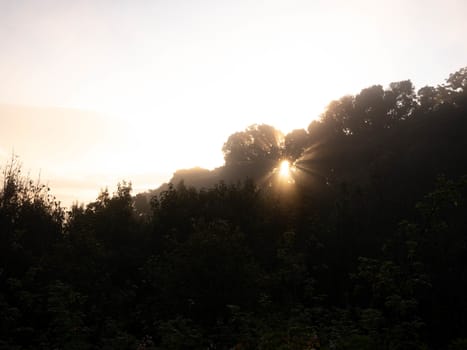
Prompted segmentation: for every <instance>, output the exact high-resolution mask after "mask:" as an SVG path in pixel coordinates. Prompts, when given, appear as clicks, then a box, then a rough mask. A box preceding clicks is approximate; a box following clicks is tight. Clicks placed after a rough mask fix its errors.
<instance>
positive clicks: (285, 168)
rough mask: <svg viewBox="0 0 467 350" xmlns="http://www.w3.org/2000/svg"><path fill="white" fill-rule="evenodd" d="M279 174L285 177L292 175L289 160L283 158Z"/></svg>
mask: <svg viewBox="0 0 467 350" xmlns="http://www.w3.org/2000/svg"><path fill="white" fill-rule="evenodd" d="M279 175H280V176H281V177H283V178H289V177H290V163H289V161H288V160H283V161H282V162H281V164H280V166H279Z"/></svg>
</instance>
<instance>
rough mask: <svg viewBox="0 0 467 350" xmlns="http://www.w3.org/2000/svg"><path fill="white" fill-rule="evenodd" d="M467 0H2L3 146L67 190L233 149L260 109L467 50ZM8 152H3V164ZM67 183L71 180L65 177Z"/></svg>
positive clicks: (270, 117) (167, 172)
mask: <svg viewBox="0 0 467 350" xmlns="http://www.w3.org/2000/svg"><path fill="white" fill-rule="evenodd" d="M466 13H467V1H465V0H439V1H435V0H411V1H407V0H393V1H379V0H355V1H349V0H326V1H324V0H270V1H266V0H262V1H259V0H248V1H247V0H236V1H226V0H197V1H194V0H192V1H190V0H151V1H149V0H73V1H71V0H15V1H11V0H0V128H1V130H0V160H1V161H2V163H4V160H6V159H8V157H10V156H11V154H12V152H14V153H15V154H18V155H19V157H20V159H21V160H22V162H23V164H24V167H26V168H27V169H30V171H31V173H32V174H33V175H34V174H36V173H38V172H40V174H41V178H42V179H44V180H46V181H49V182H50V184H51V186H52V187H53V188H55V189H56V192H58V193H59V195H58V196H59V197H60V196H61V198H63V199H64V201H65V202H67V201H68V202H69V201H71V200H72V199H73V198H76V199H78V200H80V201H89V200H92V199H93V198H95V197H96V196H97V194H98V192H99V188H101V187H105V186H109V187H110V188H112V187H114V186H115V185H116V182H117V181H119V180H121V179H127V180H131V181H132V182H133V184H134V188H135V190H144V189H147V188H156V187H158V186H159V185H160V184H161V183H162V182H164V181H168V180H169V179H170V177H171V175H172V173H173V172H174V171H175V170H177V169H180V168H190V167H194V166H201V167H206V168H210V169H212V168H215V167H217V166H221V165H222V164H223V157H222V152H221V149H222V145H223V143H224V142H225V141H226V140H227V138H228V136H229V135H231V134H232V133H234V132H236V131H240V130H243V129H245V128H246V127H247V126H249V125H251V124H254V123H267V124H270V125H273V126H275V127H277V128H279V129H281V130H282V131H283V132H288V131H291V130H293V129H296V128H306V127H307V126H308V125H309V123H310V122H311V121H312V120H313V119H315V118H318V117H319V115H320V114H321V113H322V112H323V111H324V109H325V107H326V105H327V104H328V103H329V102H330V101H331V100H333V99H337V98H339V97H341V96H343V95H346V94H355V93H358V92H359V91H360V90H361V89H363V88H365V87H368V86H371V85H374V84H381V85H383V86H387V85H388V84H389V83H390V82H393V81H400V80H405V79H411V80H412V82H413V83H414V84H415V86H416V87H417V88H421V87H423V86H425V85H437V84H441V83H443V82H444V80H445V79H446V78H447V77H448V76H449V74H450V73H453V72H455V71H456V70H458V69H460V68H461V67H464V66H466V65H467V42H466V41H465V38H466V37H467V21H466V20H465V18H466V16H465V14H466ZM2 163H0V164H2ZM54 185H55V187H54Z"/></svg>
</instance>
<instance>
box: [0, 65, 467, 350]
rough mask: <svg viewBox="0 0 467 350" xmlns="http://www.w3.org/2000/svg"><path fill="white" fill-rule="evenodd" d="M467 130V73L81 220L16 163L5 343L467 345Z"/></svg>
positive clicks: (1, 226) (403, 86)
mask: <svg viewBox="0 0 467 350" xmlns="http://www.w3.org/2000/svg"><path fill="white" fill-rule="evenodd" d="M284 117H286V116H284ZM466 135H467V68H463V69H460V70H459V71H457V72H455V73H453V74H451V75H450V76H449V78H448V79H447V80H446V82H445V83H444V84H441V85H438V86H436V87H431V86H426V87H422V88H421V89H419V90H418V91H416V90H415V87H414V86H413V84H412V83H411V82H410V81H409V80H405V81H400V82H394V83H391V84H390V85H389V86H388V87H387V88H384V87H382V86H381V85H374V86H371V87H368V88H365V89H363V90H361V92H360V93H358V94H356V95H349V96H343V97H341V98H339V99H337V100H335V101H332V102H330V103H329V105H328V107H327V108H326V110H325V111H324V112H323V114H322V115H321V117H320V118H319V119H318V120H315V121H313V122H311V123H310V125H309V126H308V127H307V129H300V130H294V131H292V132H290V133H289V134H286V135H283V134H282V133H281V132H280V131H278V130H277V129H275V128H274V127H273V126H270V125H264V124H261V125H252V126H249V127H247V128H246V129H245V130H244V131H239V132H236V133H234V134H232V135H231V136H230V137H229V138H228V140H226V142H225V144H224V146H223V152H224V156H225V165H224V166H222V167H220V168H218V169H215V170H213V171H207V170H203V169H199V168H198V169H193V170H185V171H179V172H177V173H176V174H175V175H174V178H173V179H172V181H171V183H170V184H167V185H165V186H163V187H162V188H160V189H158V190H156V191H152V192H148V193H139V194H136V195H134V196H133V195H132V187H131V183H130V182H125V181H122V182H121V183H119V184H118V185H117V188H116V189H115V191H114V192H110V191H109V190H108V189H105V190H102V191H101V192H100V193H99V195H98V196H97V198H96V200H95V201H93V202H91V203H88V204H86V205H78V204H76V205H74V206H73V207H72V208H70V209H66V208H63V207H62V206H61V205H60V202H59V201H58V200H57V199H56V198H54V197H53V196H52V195H51V192H52V191H51V190H50V189H49V188H48V187H47V186H44V185H43V184H41V183H40V182H38V181H32V180H31V179H29V178H28V176H25V175H24V174H23V173H22V169H21V164H20V163H19V160H18V159H16V158H14V159H12V161H11V162H10V163H8V164H6V165H4V166H3V167H2V175H3V176H2V183H1V188H0V348H4V349H62V348H63V349H388V350H389V349H391V350H392V349H446V350H460V349H466V348H467V331H466V330H467V317H466V315H467V301H466V298H465V295H467V274H466V271H465V267H466V266H467V236H466V232H467V215H466V213H467V203H466V200H467V152H466V150H467V138H466V137H465V136H466ZM284 161H286V162H287V163H285V164H287V170H286V171H281V170H280V169H281V167H280V164H281V162H284Z"/></svg>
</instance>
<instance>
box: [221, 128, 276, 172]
mask: <svg viewBox="0 0 467 350" xmlns="http://www.w3.org/2000/svg"><path fill="white" fill-rule="evenodd" d="M282 144H283V135H282V133H281V132H280V131H279V130H277V129H275V128H274V127H272V126H270V125H266V124H260V125H258V124H254V125H251V126H249V127H248V128H247V129H246V130H245V131H241V132H236V133H235V134H233V135H231V136H230V137H229V138H228V140H227V142H226V143H224V146H223V147H222V152H224V159H225V164H226V165H233V164H242V163H245V162H259V161H271V160H274V161H276V160H278V159H279V158H280V156H281V152H282Z"/></svg>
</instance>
